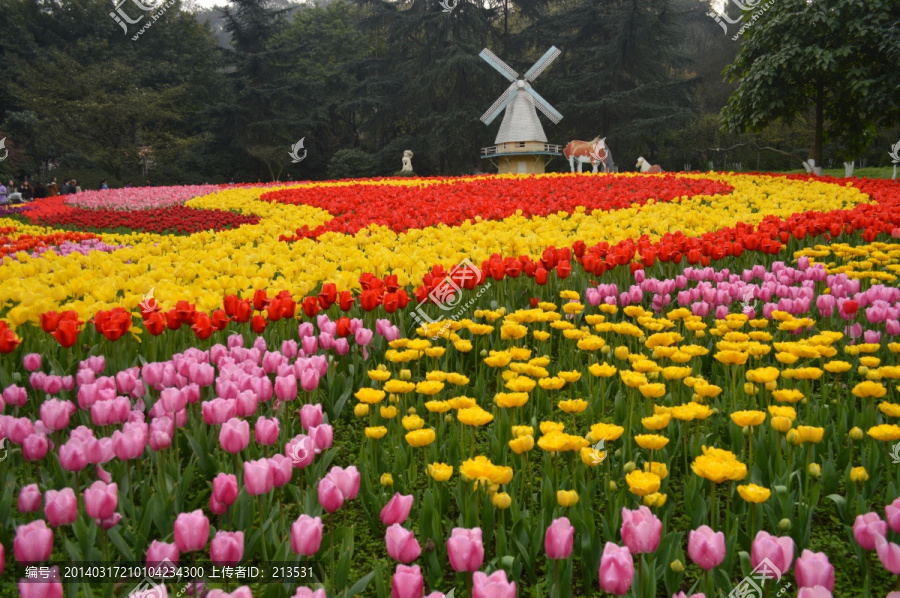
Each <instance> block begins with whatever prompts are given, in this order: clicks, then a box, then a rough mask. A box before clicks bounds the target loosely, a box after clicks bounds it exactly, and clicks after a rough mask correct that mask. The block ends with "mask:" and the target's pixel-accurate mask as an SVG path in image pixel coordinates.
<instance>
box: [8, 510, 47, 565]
mask: <svg viewBox="0 0 900 598" xmlns="http://www.w3.org/2000/svg"><path fill="white" fill-rule="evenodd" d="M13 553H14V554H15V555H16V560H17V561H18V562H20V563H39V562H41V561H46V560H47V559H49V558H50V555H51V554H52V553H53V530H52V529H50V528H49V527H47V524H46V523H44V520H43V519H37V520H35V521H32V522H31V523H28V524H26V525H20V526H19V527H18V528H16V539H15V540H13Z"/></svg>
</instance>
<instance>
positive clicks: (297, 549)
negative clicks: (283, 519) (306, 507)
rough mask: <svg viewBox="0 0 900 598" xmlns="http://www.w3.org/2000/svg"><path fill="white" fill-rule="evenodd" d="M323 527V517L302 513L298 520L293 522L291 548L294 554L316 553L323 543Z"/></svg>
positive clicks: (308, 554)
mask: <svg viewBox="0 0 900 598" xmlns="http://www.w3.org/2000/svg"><path fill="white" fill-rule="evenodd" d="M323 529H324V526H323V525H322V518H321V517H310V516H309V515H300V517H299V518H298V519H297V521H295V522H294V523H293V524H291V549H292V550H293V551H294V554H296V555H300V556H313V555H314V554H316V553H317V552H318V551H319V547H320V546H321V545H322V530H323Z"/></svg>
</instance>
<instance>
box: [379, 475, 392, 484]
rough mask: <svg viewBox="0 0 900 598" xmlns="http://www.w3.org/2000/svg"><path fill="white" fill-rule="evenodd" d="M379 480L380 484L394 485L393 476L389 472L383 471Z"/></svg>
mask: <svg viewBox="0 0 900 598" xmlns="http://www.w3.org/2000/svg"><path fill="white" fill-rule="evenodd" d="M380 481H381V485H382V486H393V485H394V478H393V476H392V475H391V474H389V473H383V474H381V480H380Z"/></svg>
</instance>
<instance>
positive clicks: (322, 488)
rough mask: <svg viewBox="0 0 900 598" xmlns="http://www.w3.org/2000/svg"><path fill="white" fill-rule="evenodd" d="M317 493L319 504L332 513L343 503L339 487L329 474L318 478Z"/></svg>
mask: <svg viewBox="0 0 900 598" xmlns="http://www.w3.org/2000/svg"><path fill="white" fill-rule="evenodd" d="M318 494H319V504H321V505H322V508H323V509H325V510H326V511H328V512H329V513H334V512H335V511H337V510H338V509H340V508H341V506H342V505H343V504H344V495H343V494H342V493H341V489H340V488H339V487H338V485H337V484H335V483H334V481H333V480H332V479H331V478H330V477H329V476H325V477H324V478H322V479H321V480H319V487H318Z"/></svg>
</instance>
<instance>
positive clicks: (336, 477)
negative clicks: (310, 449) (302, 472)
mask: <svg viewBox="0 0 900 598" xmlns="http://www.w3.org/2000/svg"><path fill="white" fill-rule="evenodd" d="M319 427H320V428H321V427H322V426H319ZM329 427H331V426H329ZM317 446H318V445H317ZM326 477H329V478H331V480H332V481H333V482H334V484H335V485H336V486H337V487H338V488H339V489H340V491H341V494H342V495H343V497H344V500H353V499H354V498H356V495H357V494H358V493H359V471H358V470H357V469H356V466H355V465H351V466H350V467H347V468H346V469H344V468H341V467H332V468H331V471H329V472H328V474H327V476H326Z"/></svg>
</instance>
